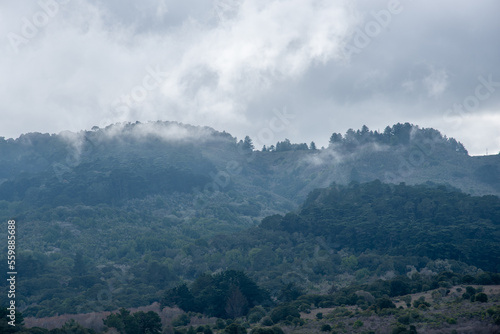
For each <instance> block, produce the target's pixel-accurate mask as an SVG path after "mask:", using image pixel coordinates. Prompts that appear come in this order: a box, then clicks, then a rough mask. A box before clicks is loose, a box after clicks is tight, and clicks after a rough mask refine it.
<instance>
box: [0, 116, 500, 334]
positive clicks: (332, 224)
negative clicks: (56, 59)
mask: <svg viewBox="0 0 500 334" xmlns="http://www.w3.org/2000/svg"><path fill="white" fill-rule="evenodd" d="M0 162H1V164H2V169H1V170H0V178H1V179H2V180H1V183H0V219H2V221H7V220H8V219H13V218H14V219H15V220H16V222H17V230H16V233H17V234H16V238H17V239H16V240H17V249H18V254H17V260H18V271H19V272H20V273H22V275H19V282H18V294H17V303H18V305H19V310H20V311H22V312H23V314H24V315H25V316H36V317H46V316H52V315H56V314H63V313H86V312H91V311H115V310H117V309H119V308H121V307H125V308H131V307H138V306H144V305H149V304H151V303H153V302H161V303H162V305H163V306H169V307H172V306H178V307H180V308H181V309H184V310H185V311H186V312H195V313H199V314H204V315H205V316H207V317H214V316H215V317H218V318H221V319H225V320H224V321H226V320H227V319H234V318H241V317H247V320H248V319H249V317H250V315H251V314H254V318H259V320H257V321H260V319H261V318H262V317H264V316H265V315H268V316H269V317H271V318H273V317H274V319H272V322H271V323H280V322H281V321H288V325H290V326H291V325H294V326H301V322H300V321H298V320H296V319H298V317H297V316H296V315H297V314H298V313H297V312H298V311H299V310H302V311H303V310H308V307H309V308H310V307H312V306H311V305H316V306H315V307H318V306H319V304H320V303H323V304H321V305H323V307H327V306H328V307H336V306H340V305H358V306H360V307H361V306H363V307H366V308H367V309H368V308H370V307H371V310H373V311H374V312H375V311H376V310H377V307H378V308H379V309H380V305H379V304H377V303H384V300H385V299H384V298H389V297H397V296H402V295H405V294H409V293H421V292H425V291H428V290H430V289H436V288H443V287H448V286H449V287H451V286H453V285H456V284H462V283H463V284H500V276H499V275H498V272H499V271H500V267H499V265H500V252H499V249H500V248H499V245H500V230H499V226H500V200H499V198H498V197H497V195H498V194H500V155H496V156H485V157H471V156H469V155H468V154H467V151H466V149H465V148H464V147H463V145H462V144H460V143H459V142H457V141H456V140H455V139H451V138H446V137H445V136H442V135H441V134H440V133H439V132H438V131H436V130H433V129H421V128H419V127H417V126H413V125H410V124H408V123H406V124H396V125H394V126H392V127H387V128H386V129H385V130H384V131H383V132H377V131H375V132H374V131H370V130H369V129H368V128H366V127H363V128H362V129H361V130H358V131H354V130H349V131H347V133H346V134H345V135H341V134H336V133H334V134H332V136H331V138H330V141H329V146H328V147H327V148H322V149H318V148H315V145H311V144H310V145H308V144H305V143H299V144H293V143H291V142H290V141H289V140H285V141H281V142H278V143H276V145H272V146H271V147H265V148H263V149H262V150H256V149H255V148H254V147H253V143H252V140H251V139H250V138H248V137H247V138H245V139H244V140H240V141H238V140H237V139H236V138H234V137H232V136H231V135H230V134H228V133H225V132H218V131H215V130H213V129H210V128H202V127H193V126H187V125H183V124H178V123H172V122H155V123H147V124H141V123H135V124H115V125H111V126H108V127H107V128H105V129H99V128H96V127H95V128H94V129H92V130H91V131H82V132H80V133H76V134H75V133H62V134H59V135H49V134H39V133H35V134H33V133H32V134H26V135H23V136H21V137H19V138H18V139H15V140H14V139H8V140H6V139H3V138H2V139H0ZM0 238H2V239H6V229H4V230H3V231H0ZM6 254H7V246H6V244H5V247H3V251H2V255H1V256H0V260H1V261H3V262H4V263H6V259H5V256H6ZM5 284H6V283H2V285H5ZM356 291H368V292H369V294H370V295H371V296H372V297H373V299H372V297H370V298H368V297H366V295H365V297H366V298H365V297H363V300H360V299H359V298H358V297H359V296H358V295H357V294H356V293H355V292H356ZM311 294H314V295H315V296H316V297H311ZM300 296H302V297H300ZM300 298H302V299H300ZM308 298H309V299H308ZM311 298H312V299H311ZM314 298H316V299H314ZM0 302H1V304H2V305H3V304H5V305H7V304H6V303H7V302H8V300H7V298H6V296H4V295H1V296H0ZM308 303H309V304H308ZM301 305H302V306H301ZM307 305H309V306H307ZM377 305H378V306H377ZM259 307H260V308H259ZM279 307H281V309H280V308H279ZM382 308H384V307H382ZM276 309H277V311H275V310H276ZM256 310H257V311H256ZM273 312H274V313H273ZM280 312H281V313H280ZM376 312H378V311H376ZM257 313H258V314H260V316H257V315H255V314H257ZM280 314H281V315H282V314H285V316H283V317H282V316H281V315H280ZM289 315H290V316H291V318H288V320H286V319H287V317H288V316H289ZM134 316H135V315H134ZM134 316H132V315H131V314H128V313H126V312H124V313H123V312H122V313H120V314H118V313H117V314H116V315H115V316H113V317H112V318H110V320H109V321H108V323H109V324H111V323H113V324H115V325H116V326H118V327H120V326H122V325H123V321H125V320H124V319H129V320H130V319H132V320H133V319H136V320H133V321H139V320H137V319H140V317H142V316H144V315H143V314H139V315H137V317H136V318H134ZM200 316H201V315H200ZM155 319H156V318H155ZM294 319H295V320H294ZM132 320H130V321H132ZM127 321H128V320H127ZM155 321H156V320H155ZM117 323H118V325H117ZM181 323H184V322H182V321H181ZM120 324H121V325H120ZM0 325H1V324H0ZM226 325H228V326H227V327H229V325H231V324H230V323H229V322H228V323H227V324H226ZM68 326H70V325H68ZM233 327H234V326H233ZM219 329H221V330H222V329H224V327H221V328H219ZM186 330H187V329H186Z"/></svg>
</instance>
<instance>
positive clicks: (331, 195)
mask: <svg viewBox="0 0 500 334" xmlns="http://www.w3.org/2000/svg"><path fill="white" fill-rule="evenodd" d="M260 227H261V228H263V229H268V230H280V231H286V232H289V233H294V232H298V233H302V234H304V235H312V236H323V237H325V238H326V240H327V242H328V243H330V244H332V245H335V246H336V248H339V249H340V248H348V249H352V250H353V251H355V252H357V253H361V252H363V251H366V250H375V251H378V252H380V253H386V254H391V255H407V256H426V257H429V258H431V259H454V260H458V261H462V262H465V263H468V264H471V265H475V266H478V267H480V268H482V269H484V270H490V271H499V270H500V249H499V247H498V245H499V244H500V199H499V198H498V197H496V196H482V197H474V196H470V195H467V194H464V193H462V192H459V191H457V190H454V189H448V188H446V187H445V186H425V185H421V186H407V185H405V184H400V185H388V184H383V183H381V182H380V181H374V182H369V183H365V184H357V183H352V184H350V185H349V186H341V185H334V186H332V187H330V188H328V189H318V190H315V191H313V192H312V193H311V194H310V195H309V196H308V198H307V200H306V202H305V203H304V205H303V206H302V209H301V210H300V212H299V213H298V214H296V213H289V214H286V215H285V216H280V215H275V216H270V217H267V218H265V219H263V221H262V224H261V225H260Z"/></svg>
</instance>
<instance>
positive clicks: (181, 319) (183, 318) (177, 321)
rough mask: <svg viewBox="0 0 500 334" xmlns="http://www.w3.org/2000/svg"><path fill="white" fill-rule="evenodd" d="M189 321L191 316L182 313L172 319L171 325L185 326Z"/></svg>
mask: <svg viewBox="0 0 500 334" xmlns="http://www.w3.org/2000/svg"><path fill="white" fill-rule="evenodd" d="M190 322H191V318H190V317H189V315H187V313H183V314H181V315H179V316H178V317H176V318H174V319H173V320H172V326H174V327H177V326H187V325H189V323H190Z"/></svg>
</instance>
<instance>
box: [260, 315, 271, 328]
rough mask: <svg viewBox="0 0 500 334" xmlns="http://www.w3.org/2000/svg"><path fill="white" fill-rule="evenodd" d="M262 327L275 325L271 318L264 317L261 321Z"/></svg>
mask: <svg viewBox="0 0 500 334" xmlns="http://www.w3.org/2000/svg"><path fill="white" fill-rule="evenodd" d="M261 324H262V326H272V325H274V322H273V320H272V319H271V318H270V317H264V318H263V319H262V321H261Z"/></svg>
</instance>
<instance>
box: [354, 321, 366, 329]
mask: <svg viewBox="0 0 500 334" xmlns="http://www.w3.org/2000/svg"><path fill="white" fill-rule="evenodd" d="M363 325H364V323H363V321H361V320H356V321H355V322H354V324H352V327H354V328H359V327H363Z"/></svg>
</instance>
